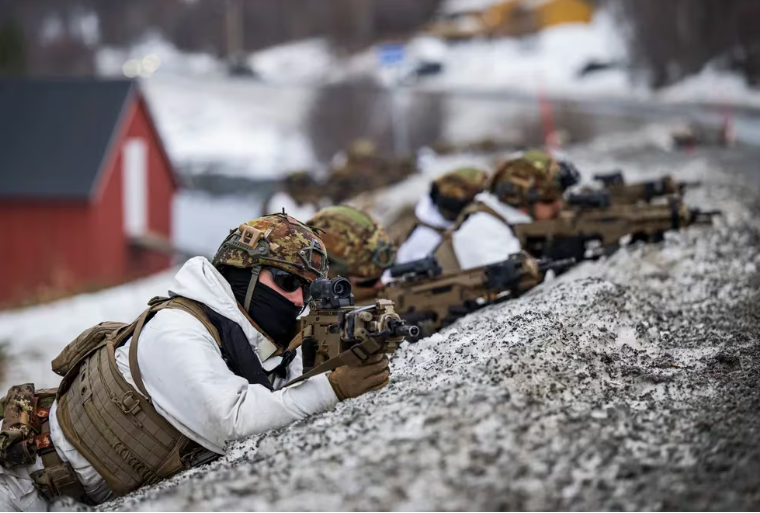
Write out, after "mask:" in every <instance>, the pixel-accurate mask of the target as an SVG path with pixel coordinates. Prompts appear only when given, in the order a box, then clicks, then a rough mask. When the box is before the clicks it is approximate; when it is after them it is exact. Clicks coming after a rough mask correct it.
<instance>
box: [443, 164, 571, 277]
mask: <svg viewBox="0 0 760 513" xmlns="http://www.w3.org/2000/svg"><path fill="white" fill-rule="evenodd" d="M578 180H579V174H578V171H577V170H576V169H575V167H574V166H573V165H572V164H571V163H569V162H566V161H559V160H556V159H554V158H553V157H552V156H551V155H549V154H548V153H546V152H544V151H540V150H529V151H526V152H524V153H520V154H517V155H515V156H513V157H511V158H509V159H508V160H506V161H505V162H503V163H502V164H501V165H500V166H499V167H498V169H497V170H496V173H495V174H494V175H493V177H492V178H491V181H490V183H489V185H488V188H487V190H486V191H485V192H482V193H480V194H478V195H477V196H476V197H475V200H474V201H473V202H472V203H471V204H470V206H468V207H467V208H465V209H464V211H463V212H462V213H461V214H460V216H459V218H458V219H457V222H456V224H455V225H454V226H453V227H452V228H451V229H450V230H449V231H448V232H447V233H446V234H445V235H444V237H443V241H442V242H441V244H440V245H439V246H438V248H436V250H435V251H434V253H433V254H434V255H435V257H436V259H437V260H438V262H439V263H440V265H441V266H442V268H443V270H444V272H446V273H448V272H454V271H458V270H467V269H473V268H476V267H482V266H485V265H488V264H493V263H496V262H499V261H501V260H504V259H505V258H506V257H507V256H508V255H511V254H515V253H519V252H520V250H521V249H522V248H521V244H520V240H519V239H518V238H517V237H516V236H515V234H514V232H513V229H512V226H513V225H515V224H519V223H530V222H531V221H533V220H547V219H554V218H555V217H557V216H558V215H559V213H560V211H561V210H562V207H563V193H564V191H565V190H566V189H567V188H569V187H571V186H572V185H575V184H576V183H577V182H578Z"/></svg>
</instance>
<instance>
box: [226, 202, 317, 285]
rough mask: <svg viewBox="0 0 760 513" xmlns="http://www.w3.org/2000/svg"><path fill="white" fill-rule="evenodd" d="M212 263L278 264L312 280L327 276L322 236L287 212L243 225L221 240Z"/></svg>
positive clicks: (245, 267)
mask: <svg viewBox="0 0 760 513" xmlns="http://www.w3.org/2000/svg"><path fill="white" fill-rule="evenodd" d="M212 264H213V265H214V266H215V267H219V266H223V265H229V266H232V267H238V268H241V269H252V270H254V269H257V268H258V269H260V268H261V266H269V267H277V268H280V269H282V270H284V271H287V272H289V273H292V274H295V275H297V276H300V277H301V278H304V279H305V280H307V281H309V282H311V281H314V280H315V279H316V278H325V277H326V276H327V252H326V251H325V245H324V243H323V242H322V240H321V239H320V238H319V236H318V235H317V234H316V233H315V232H314V231H313V230H312V229H311V228H309V227H308V226H306V225H305V224H303V223H302V222H300V221H298V220H296V219H294V218H292V217H290V216H289V215H287V214H284V213H283V214H271V215H268V216H263V217H259V218H257V219H254V220H252V221H248V222H247V223H243V224H241V225H240V226H239V227H237V228H236V229H233V230H230V234H229V235H228V236H227V238H226V239H225V240H224V242H222V244H221V246H219V249H218V250H217V252H216V255H215V256H214V259H213V261H212Z"/></svg>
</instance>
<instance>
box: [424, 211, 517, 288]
mask: <svg viewBox="0 0 760 513" xmlns="http://www.w3.org/2000/svg"><path fill="white" fill-rule="evenodd" d="M478 212H485V213H486V214H490V215H492V216H494V217H495V218H496V219H498V220H499V221H501V222H502V223H504V224H506V225H509V223H508V222H507V220H506V219H504V217H503V216H502V215H501V214H499V213H498V212H496V211H495V210H494V209H492V208H491V207H489V206H488V205H486V204H485V203H483V202H481V201H478V200H475V201H473V202H472V203H470V204H469V205H467V207H465V209H464V210H463V211H462V213H461V214H459V217H458V218H457V222H456V224H454V226H452V227H451V228H449V229H448V230H446V232H445V233H444V234H443V240H441V243H440V244H439V245H438V247H437V248H436V249H435V251H434V252H433V256H434V257H435V259H436V260H437V261H438V265H440V266H441V269H442V271H443V274H449V273H456V272H459V271H461V270H462V267H461V266H460V265H459V259H458V258H457V255H456V253H455V252H454V239H453V238H454V232H456V231H457V230H459V228H460V227H461V226H462V225H463V224H464V222H465V221H467V219H469V217H470V216H471V215H473V214H476V213H478ZM484 236H488V234H484Z"/></svg>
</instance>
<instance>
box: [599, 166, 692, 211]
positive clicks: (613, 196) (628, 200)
mask: <svg viewBox="0 0 760 513" xmlns="http://www.w3.org/2000/svg"><path fill="white" fill-rule="evenodd" d="M594 180H596V181H598V182H601V183H602V185H604V187H605V190H606V191H607V192H608V193H609V197H610V201H611V202H612V203H613V204H620V205H633V204H635V203H638V202H640V201H644V202H646V203H649V202H651V201H652V200H653V199H655V198H661V197H663V196H671V195H674V194H675V195H678V196H683V193H684V191H685V190H686V189H689V188H692V187H699V186H701V185H702V184H701V183H700V182H677V181H676V180H675V179H673V177H671V176H665V177H663V178H659V179H657V180H649V181H646V182H638V183H630V184H627V183H625V178H624V177H623V173H622V171H614V172H612V173H607V174H597V175H594Z"/></svg>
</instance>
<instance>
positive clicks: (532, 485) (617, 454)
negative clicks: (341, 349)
mask: <svg viewBox="0 0 760 513" xmlns="http://www.w3.org/2000/svg"><path fill="white" fill-rule="evenodd" d="M572 155H573V157H574V158H576V159H578V160H579V161H582V162H583V161H585V162H586V164H587V167H588V166H589V165H590V164H595V165H596V166H599V168H602V167H607V166H608V165H615V166H620V167H622V168H623V169H625V170H626V172H627V173H630V175H631V176H632V177H643V176H647V175H650V174H655V173H657V174H662V173H663V172H664V171H667V172H670V173H673V174H675V175H676V176H677V177H679V178H681V179H690V180H691V179H697V178H698V179H702V180H704V181H705V182H706V184H705V186H704V187H703V188H702V189H698V190H696V191H690V192H689V196H688V197H687V200H688V201H689V203H691V204H692V205H694V206H699V207H701V208H704V209H712V208H721V209H723V210H724V212H725V215H724V216H723V218H721V219H718V220H716V222H715V226H714V227H713V228H708V227H700V228H690V229H687V230H684V231H683V232H680V233H672V234H668V236H667V238H666V241H665V242H664V243H663V244H661V245H649V246H637V247H631V248H627V249H625V250H622V251H620V252H618V253H617V254H616V255H614V256H613V257H611V258H609V259H607V260H603V261H599V262H593V263H584V264H583V265H581V266H578V267H577V268H575V269H574V270H572V271H571V272H569V273H567V274H565V275H564V276H562V277H561V278H560V279H558V280H555V281H554V282H552V283H547V284H545V285H544V286H542V287H541V288H539V289H537V290H535V291H534V292H533V293H531V294H528V295H526V296H525V297H523V298H520V299H518V300H515V301H511V302H508V303H505V304H502V305H498V306H494V307H490V308H488V309H486V310H483V311H481V312H478V313H476V314H474V315H471V316H469V317H467V318H465V319H463V320H461V321H460V322H458V323H457V324H455V325H454V326H453V327H451V328H450V329H448V330H446V331H444V332H443V333H441V334H438V335H435V336H433V337H431V338H429V339H427V340H424V341H421V342H419V343H417V344H415V345H405V347H403V348H402V349H401V350H400V351H399V352H398V353H397V354H396V355H395V356H394V358H393V361H392V383H391V385H390V386H389V387H388V388H387V389H385V390H383V391H380V392H376V393H372V394H368V395H366V396H363V397H361V398H358V399H353V400H349V401H345V402H343V403H341V404H340V405H339V406H338V407H337V408H335V409H334V410H333V411H330V412H326V413H324V414H322V415H317V416H315V417H312V418H310V419H307V420H304V421H302V422H298V423H296V424H294V425H291V426H290V427H288V428H285V429H281V430H278V431H275V432H270V433H266V434H263V435H260V436H254V437H252V438H250V439H248V440H244V441H241V442H236V443H233V444H231V445H230V446H229V453H228V455H227V456H226V457H225V458H223V459H221V460H219V461H217V462H215V463H212V464H210V465H207V466H205V467H202V468H199V469H195V470H192V471H189V472H187V473H185V474H183V475H181V476H178V477H176V478H174V479H171V480H169V481H167V482H164V483H160V484H158V485H156V486H153V487H150V488H146V489H144V490H140V491H138V492H136V493H134V494H132V495H130V496H128V497H126V498H123V499H120V500H117V501H115V502H112V503H109V504H107V505H104V506H103V507H102V509H106V510H146V511H147V510H206V509H214V510H331V509H333V510H429V509H438V510H478V509H479V510H494V509H498V510H503V509H531V510H547V509H571V510H589V509H593V510H607V509H617V510H652V509H656V510H663V509H666V510H672V509H679V510H681V509H685V510H696V509H699V510H702V509H711V510H712V509H750V510H757V508H758V506H760V504H758V501H760V496H758V494H757V482H756V476H757V472H758V471H759V470H760V464H758V461H760V445H759V444H758V438H757V433H758V430H760V415H758V411H760V393H758V391H757V388H756V383H757V379H758V377H760V352H758V341H759V339H760V312H758V310H757V307H756V305H757V301H758V299H759V298H758V295H760V273H758V266H760V229H758V224H757V222H756V221H755V219H756V217H755V216H756V215H757V214H758V213H759V212H760V202H759V201H758V200H759V199H760V195H759V193H760V178H759V177H757V176H755V175H753V174H751V173H754V171H748V165H747V164H748V163H749V162H753V161H756V159H757V158H758V157H760V152H759V151H758V150H751V149H738V150H735V151H729V150H706V151H699V152H697V153H694V154H690V155H685V154H670V153H665V152H662V151H661V150H658V149H656V148H655V147H648V146H647V145H643V146H642V147H633V148H621V147H620V145H619V144H612V142H611V141H609V140H608V141H607V142H606V143H605V142H603V141H600V142H598V143H597V145H596V146H586V147H583V148H575V149H573V151H572ZM62 506H64V507H65V506H66V505H65V504H64V505H62ZM69 506H70V505H69Z"/></svg>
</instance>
